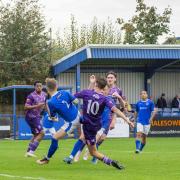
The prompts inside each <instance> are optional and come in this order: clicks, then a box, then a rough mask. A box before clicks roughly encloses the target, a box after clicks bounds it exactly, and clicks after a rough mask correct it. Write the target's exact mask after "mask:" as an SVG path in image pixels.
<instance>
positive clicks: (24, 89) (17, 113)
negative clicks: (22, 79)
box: [0, 85, 72, 139]
mask: <svg viewBox="0 0 180 180" xmlns="http://www.w3.org/2000/svg"><path fill="white" fill-rule="evenodd" d="M59 89H61V90H62V89H63V90H68V91H70V92H72V87H71V86H66V87H64V86H61V87H59ZM33 90H34V86H30V85H13V86H8V87H3V88H0V138H11V137H13V139H30V137H31V133H30V129H29V127H28V126H27V124H26V122H25V117H24V104H25V100H26V97H27V95H28V94H29V93H30V92H32V91H33ZM44 90H45V87H44ZM57 126H59V124H57ZM25 133H26V134H25Z"/></svg>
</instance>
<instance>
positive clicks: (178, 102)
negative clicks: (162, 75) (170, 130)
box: [171, 95, 180, 108]
mask: <svg viewBox="0 0 180 180" xmlns="http://www.w3.org/2000/svg"><path fill="white" fill-rule="evenodd" d="M171 105H172V108H180V96H179V95H176V96H175V97H174V99H173V100H172V104H171Z"/></svg>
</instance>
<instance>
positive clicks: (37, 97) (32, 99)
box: [25, 91, 46, 119]
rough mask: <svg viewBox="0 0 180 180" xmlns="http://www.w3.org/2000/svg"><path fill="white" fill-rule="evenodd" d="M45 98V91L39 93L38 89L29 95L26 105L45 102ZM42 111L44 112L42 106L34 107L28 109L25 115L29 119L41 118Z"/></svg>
mask: <svg viewBox="0 0 180 180" xmlns="http://www.w3.org/2000/svg"><path fill="white" fill-rule="evenodd" d="M45 100H46V93H45V92H43V91H42V92H41V93H40V94H37V93H36V91H34V92H32V93H31V94H30V95H28V97H27V99H26V104H25V105H27V106H28V105H29V106H33V105H37V104H39V103H45ZM41 112H42V109H41V108H34V109H30V110H26V111H25V115H26V118H27V119H39V118H41V115H40V114H41Z"/></svg>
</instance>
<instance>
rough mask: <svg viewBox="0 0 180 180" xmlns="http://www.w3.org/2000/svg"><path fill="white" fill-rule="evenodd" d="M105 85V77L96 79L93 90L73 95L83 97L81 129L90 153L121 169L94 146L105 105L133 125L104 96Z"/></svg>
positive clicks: (121, 167) (120, 167)
mask: <svg viewBox="0 0 180 180" xmlns="http://www.w3.org/2000/svg"><path fill="white" fill-rule="evenodd" d="M106 85H107V82H106V80H105V79H103V78H100V79H96V83H95V88H94V89H93V90H89V89H88V90H83V91H81V92H78V93H76V94H75V97H77V98H80V99H83V120H82V124H83V126H82V129H83V133H84V138H85V142H86V144H87V146H88V149H89V152H90V154H91V155H92V156H94V157H96V158H97V159H99V160H101V161H102V162H103V163H105V164H107V165H111V166H113V167H115V168H117V169H120V170H121V169H123V168H124V167H123V166H122V165H120V164H119V163H118V162H117V161H114V160H112V159H110V158H108V157H106V156H105V155H103V154H101V153H100V152H98V151H97V148H96V134H97V132H98V131H99V130H100V129H101V118H102V113H103V111H104V108H105V107H106V106H107V107H108V108H109V109H111V111H113V112H114V113H116V114H118V115H119V116H120V117H122V118H123V119H124V120H125V121H126V122H127V123H128V124H130V125H131V126H133V124H132V123H131V122H130V121H129V119H128V118H126V116H125V115H124V114H123V113H122V112H121V111H120V110H119V109H117V108H116V107H115V105H114V103H113V102H112V101H110V100H109V99H108V98H107V97H106V96H104V91H105V87H106Z"/></svg>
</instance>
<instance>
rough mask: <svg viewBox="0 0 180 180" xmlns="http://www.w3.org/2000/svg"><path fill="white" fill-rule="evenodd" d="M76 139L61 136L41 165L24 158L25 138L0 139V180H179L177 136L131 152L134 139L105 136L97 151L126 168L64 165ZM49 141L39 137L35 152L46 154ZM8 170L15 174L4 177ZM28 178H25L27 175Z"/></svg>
mask: <svg viewBox="0 0 180 180" xmlns="http://www.w3.org/2000/svg"><path fill="white" fill-rule="evenodd" d="M74 142H75V140H62V141H60V142H59V149H58V151H57V152H56V154H55V156H54V157H53V158H52V159H51V161H50V163H49V164H48V165H45V166H40V165H38V164H36V163H35V161H36V159H34V158H25V157H24V153H25V150H26V147H27V144H28V141H6V140H2V141H0V174H1V175H0V180H1V179H2V180H6V179H7V180H10V179H15V180H16V179H17V180H20V179H25V178H22V177H34V178H39V177H42V179H44V180H116V179H117V180H121V179H122V180H166V179H167V180H176V179H177V180H179V179H180V139H179V138H149V139H148V144H147V146H146V147H145V149H144V152H143V153H142V154H135V153H134V147H135V145H134V139H132V138H131V139H126V138H124V139H108V140H106V141H105V142H104V144H103V145H102V146H101V147H100V151H101V152H102V153H104V154H106V155H107V156H109V157H111V158H112V159H117V160H119V161H120V162H122V163H123V164H124V165H125V166H126V169H125V170H123V171H119V170H117V169H114V168H113V167H108V166H107V165H104V164H103V163H102V162H98V164H97V165H93V164H91V163H90V161H83V160H82V159H81V160H80V161H79V162H78V163H74V164H72V165H67V164H64V163H63V162H62V160H63V158H64V157H65V156H67V155H68V154H69V153H70V151H71V148H72V146H73V144H74ZM49 144H50V141H47V140H46V141H42V143H41V144H40V146H39V148H38V150H37V152H36V154H37V155H38V157H39V158H41V157H43V155H44V154H46V152H47V149H48V146H49ZM2 174H8V175H12V176H18V177H4V176H2ZM26 179H28V178H26Z"/></svg>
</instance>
